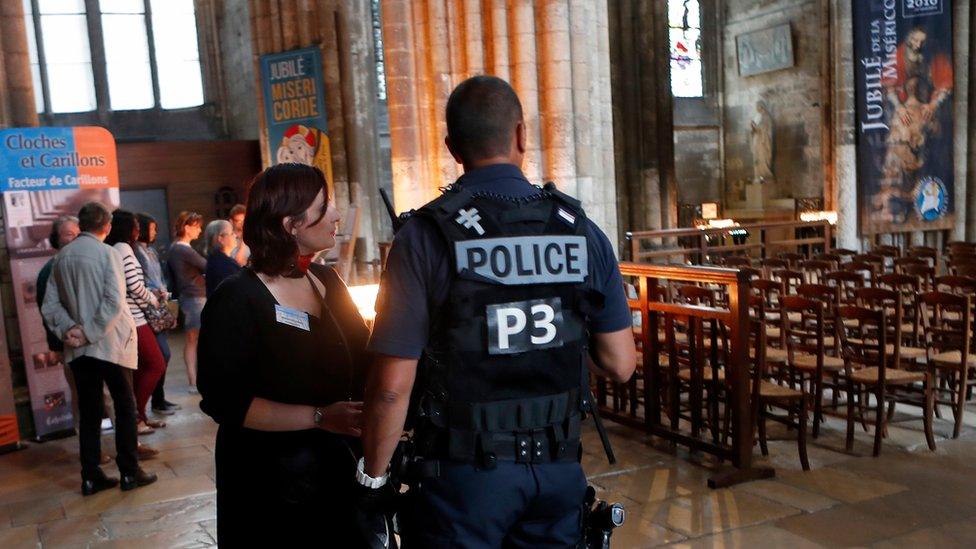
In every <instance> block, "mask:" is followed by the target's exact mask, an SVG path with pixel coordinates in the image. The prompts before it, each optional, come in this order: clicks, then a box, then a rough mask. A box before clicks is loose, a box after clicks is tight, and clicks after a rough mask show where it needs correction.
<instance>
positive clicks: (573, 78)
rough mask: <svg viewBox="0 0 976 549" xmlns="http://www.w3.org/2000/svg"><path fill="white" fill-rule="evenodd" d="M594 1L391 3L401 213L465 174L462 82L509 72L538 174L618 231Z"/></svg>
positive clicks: (532, 175) (388, 28) (599, 15)
mask: <svg viewBox="0 0 976 549" xmlns="http://www.w3.org/2000/svg"><path fill="white" fill-rule="evenodd" d="M586 4H593V3H592V2H580V1H577V0H510V1H507V2H506V1H504V0H486V1H475V0H464V1H460V2H444V1H443V0H417V1H414V2H406V1H404V0H383V1H382V3H381V5H382V8H383V12H382V15H383V17H382V19H383V38H384V44H385V59H386V70H387V90H388V91H387V101H388V105H389V112H390V140H391V145H392V159H393V190H394V197H395V200H396V207H397V209H398V210H401V211H402V210H405V209H410V208H415V207H418V206H420V205H422V204H423V203H424V202H426V201H428V200H430V199H431V198H433V197H435V196H436V195H437V189H438V187H441V186H444V185H447V184H450V183H452V182H453V181H454V179H455V178H456V177H457V176H458V175H460V167H459V166H457V164H456V163H455V162H454V160H453V158H451V156H450V154H449V152H448V151H447V148H446V147H445V146H444V144H443V140H444V137H445V135H446V128H445V126H444V107H445V104H446V101H447V97H448V95H449V94H450V91H451V90H452V89H453V88H454V86H456V85H457V84H459V83H460V82H461V81H463V80H464V79H466V78H468V77H470V76H474V75H476V74H482V73H487V74H494V75H497V76H499V77H501V78H505V79H507V80H508V81H509V82H510V83H511V84H512V87H513V88H515V91H516V93H518V95H519V98H520V99H521V101H522V108H523V112H524V115H525V121H526V129H527V136H528V151H527V154H526V158H525V163H524V166H523V169H524V171H525V174H526V176H527V177H528V179H529V180H530V181H531V182H533V183H538V184H541V183H543V182H544V181H547V180H552V181H554V182H555V183H556V184H557V185H558V186H559V187H560V188H561V189H563V190H566V191H567V192H570V193H572V194H576V195H578V196H579V197H581V198H582V199H583V201H584V206H586V207H587V208H588V213H589V216H590V217H591V218H592V219H594V220H595V221H596V222H597V223H599V224H600V225H601V226H603V227H604V229H605V230H606V231H607V233H608V234H609V235H610V236H611V238H612V239H613V238H615V235H616V214H615V210H616V189H615V187H614V169H613V158H612V157H611V155H610V154H609V150H612V149H611V148H612V122H611V118H610V111H609V97H608V93H607V91H606V90H608V89H609V71H608V70H604V67H606V65H607V60H608V57H607V56H608V45H607V44H608V38H607V32H608V29H607V24H606V8H605V7H601V6H598V5H586ZM576 40H580V41H581V43H582V44H585V45H586V46H581V45H579V44H576V43H575V41H576ZM584 122H585V123H584ZM594 144H595V145H594ZM581 151H585V152H583V154H581Z"/></svg>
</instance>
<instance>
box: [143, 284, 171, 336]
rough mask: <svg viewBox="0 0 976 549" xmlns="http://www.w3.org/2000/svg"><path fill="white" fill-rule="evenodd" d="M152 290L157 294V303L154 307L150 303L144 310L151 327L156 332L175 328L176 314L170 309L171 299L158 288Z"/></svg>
mask: <svg viewBox="0 0 976 549" xmlns="http://www.w3.org/2000/svg"><path fill="white" fill-rule="evenodd" d="M152 292H153V293H154V294H155V295H156V301H157V305H156V306H155V307H153V306H152V305H151V304H148V305H146V308H145V309H143V311H142V312H143V313H144V314H145V315H146V322H147V323H148V324H149V327H150V328H151V329H152V331H153V333H156V334H158V333H160V332H165V331H166V330H170V329H172V328H175V327H176V315H174V314H173V312H172V311H171V310H170V307H169V300H168V299H166V294H164V293H163V292H160V291H158V290H152Z"/></svg>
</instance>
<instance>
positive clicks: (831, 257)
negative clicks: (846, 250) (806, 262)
mask: <svg viewBox="0 0 976 549" xmlns="http://www.w3.org/2000/svg"><path fill="white" fill-rule="evenodd" d="M813 259H816V260H817V261H826V262H828V263H830V270H831V271H836V270H837V269H840V264H841V263H843V262H844V256H842V255H840V254H835V253H832V252H828V253H822V254H817V255H815V256H813Z"/></svg>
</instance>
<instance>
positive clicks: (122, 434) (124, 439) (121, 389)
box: [71, 356, 139, 480]
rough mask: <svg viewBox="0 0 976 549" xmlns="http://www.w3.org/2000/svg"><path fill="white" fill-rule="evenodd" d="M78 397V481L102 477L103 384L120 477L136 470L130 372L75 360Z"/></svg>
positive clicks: (86, 358) (90, 360)
mask: <svg viewBox="0 0 976 549" xmlns="http://www.w3.org/2000/svg"><path fill="white" fill-rule="evenodd" d="M71 371H72V373H74V375H75V387H76V388H77V391H78V393H77V396H78V412H79V414H80V416H81V417H80V418H79V420H78V445H79V446H80V450H81V478H82V479H85V480H87V479H93V478H98V477H99V476H101V467H100V465H99V463H100V461H101V454H102V411H103V410H104V409H105V403H104V396H103V394H104V393H103V391H102V384H103V383H104V384H105V385H106V386H108V392H109V394H110V395H111V396H112V402H113V403H114V404H115V450H116V453H117V456H116V458H115V462H116V464H118V466H119V472H120V473H122V474H123V475H132V474H135V472H136V471H137V470H138V469H139V464H138V462H137V456H136V445H137V441H136V397H135V395H134V394H133V392H132V370H130V369H128V368H123V367H122V366H119V365H118V364H113V363H111V362H106V361H104V360H99V359H97V358H92V357H90V356H83V357H78V358H76V359H74V360H72V361H71Z"/></svg>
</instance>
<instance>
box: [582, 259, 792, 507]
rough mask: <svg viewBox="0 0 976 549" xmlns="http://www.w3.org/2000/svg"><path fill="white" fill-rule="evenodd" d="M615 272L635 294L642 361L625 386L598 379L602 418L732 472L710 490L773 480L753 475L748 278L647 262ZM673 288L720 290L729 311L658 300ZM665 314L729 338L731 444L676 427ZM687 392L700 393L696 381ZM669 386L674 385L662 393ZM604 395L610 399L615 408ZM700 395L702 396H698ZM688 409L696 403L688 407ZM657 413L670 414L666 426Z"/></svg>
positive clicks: (762, 473) (760, 472)
mask: <svg viewBox="0 0 976 549" xmlns="http://www.w3.org/2000/svg"><path fill="white" fill-rule="evenodd" d="M620 271H621V274H623V276H624V278H625V280H628V279H629V280H630V281H632V282H633V284H634V286H635V288H636V290H637V295H636V297H634V296H630V297H629V298H628V301H629V305H630V307H631V310H632V311H635V312H638V313H639V315H640V332H639V334H638V335H637V336H636V337H637V339H638V343H639V345H640V348H641V349H642V356H641V359H640V360H641V362H640V363H639V364H638V370H637V373H636V374H635V375H634V377H633V378H632V379H631V380H630V382H628V383H626V384H620V385H616V386H611V387H609V389H610V391H608V390H607V389H608V382H607V381H606V380H599V381H598V387H597V395H598V396H597V402H598V404H599V405H600V407H601V412H602V413H603V414H604V415H605V416H606V417H608V418H609V419H612V420H615V421H618V422H620V423H624V424H627V425H630V426H632V427H636V428H640V429H643V430H645V431H646V432H648V433H649V434H652V435H655V436H658V437H661V438H664V439H666V440H669V441H671V442H674V443H677V444H681V445H684V446H687V447H689V448H691V449H694V450H699V451H704V452H708V453H711V454H714V455H716V456H718V457H720V458H722V459H725V460H728V461H729V462H731V463H732V465H733V466H734V467H735V470H734V471H732V472H731V473H721V474H718V475H716V476H714V477H712V478H711V479H709V481H708V483H709V486H712V487H719V486H728V485H730V484H734V483H737V482H742V481H745V480H751V479H755V478H767V477H770V476H772V475H773V471H772V469H755V468H753V466H752V448H753V439H754V431H753V426H754V421H753V419H752V418H753V417H754V411H753V410H752V404H751V403H752V402H753V399H752V398H751V394H750V391H751V386H752V383H751V381H750V380H751V377H750V371H749V354H748V353H749V351H748V345H749V331H748V330H749V308H748V305H747V303H748V301H747V300H748V296H749V281H748V277H747V276H746V275H745V273H740V272H739V271H738V270H733V269H724V268H715V267H685V266H667V265H652V264H646V263H642V264H640V263H626V262H625V263H621V264H620ZM670 283H678V284H702V285H712V286H716V287H718V288H719V289H720V290H723V291H724V295H726V296H727V305H728V307H727V308H719V307H707V306H698V305H686V304H679V303H669V302H663V301H659V300H657V299H655V298H653V297H652V296H656V295H658V291H657V288H659V287H660V286H662V285H667V284H670ZM668 315H673V316H675V317H680V318H685V319H689V318H700V319H702V320H705V321H716V322H720V323H722V324H723V325H724V326H725V327H726V329H727V333H728V341H729V354H728V357H729V359H728V361H727V364H725V379H726V383H727V391H728V392H729V397H728V399H727V404H726V406H727V407H728V410H726V412H727V413H729V414H731V415H730V420H731V429H730V433H731V436H730V438H729V439H728V440H727V441H726V439H725V437H721V438H718V437H714V438H711V439H709V438H708V437H707V436H701V434H700V432H699V429H698V428H696V427H695V426H694V425H692V426H691V427H689V426H688V425H687V422H685V423H684V424H683V423H682V422H680V421H678V406H679V405H680V402H679V400H678V399H679V397H678V394H677V387H676V384H677V382H678V372H677V366H676V361H674V360H671V361H669V364H668V365H667V369H666V370H665V369H662V365H661V363H660V355H661V353H662V351H663V350H664V349H663V348H662V342H661V338H660V336H659V331H660V330H659V327H660V326H661V321H662V319H664V318H665V317H666V316H668ZM694 379H697V380H698V383H697V384H696V387H693V389H692V397H691V399H690V400H694V401H695V402H700V400H699V399H696V398H695V396H696V395H695V391H700V389H701V376H700V373H699V375H696V376H694ZM666 380H670V383H671V386H665V383H666ZM608 392H612V393H613V401H612V403H611V402H610V401H609V399H608V398H607V397H608V394H607V393H608ZM698 396H700V393H698ZM692 406H693V408H694V406H695V404H694V403H693V404H692ZM662 410H665V412H666V413H667V415H668V418H667V419H668V420H669V421H667V422H665V421H664V419H665V418H664V417H663V414H662Z"/></svg>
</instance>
